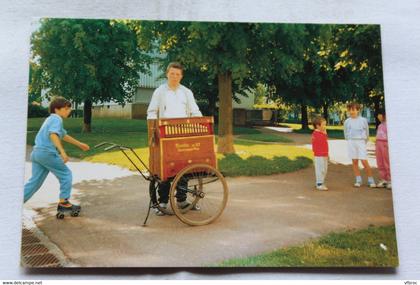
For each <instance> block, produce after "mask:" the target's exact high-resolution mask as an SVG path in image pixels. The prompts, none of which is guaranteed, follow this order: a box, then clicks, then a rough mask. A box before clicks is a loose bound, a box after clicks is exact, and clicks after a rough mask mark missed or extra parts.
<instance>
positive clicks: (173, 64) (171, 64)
mask: <svg viewBox="0 0 420 285" xmlns="http://www.w3.org/2000/svg"><path fill="white" fill-rule="evenodd" d="M170 68H176V69H181V72H182V74H184V67H183V66H182V64H180V63H179V62H175V61H174V62H171V63H170V64H169V65H168V67H167V68H166V73H168V71H169V69H170Z"/></svg>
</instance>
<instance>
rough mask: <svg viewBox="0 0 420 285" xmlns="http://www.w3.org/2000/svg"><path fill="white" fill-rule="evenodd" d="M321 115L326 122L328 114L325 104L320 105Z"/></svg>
mask: <svg viewBox="0 0 420 285" xmlns="http://www.w3.org/2000/svg"><path fill="white" fill-rule="evenodd" d="M322 113H323V116H324V119H325V121H327V122H328V116H329V113H328V104H327V103H324V105H322Z"/></svg>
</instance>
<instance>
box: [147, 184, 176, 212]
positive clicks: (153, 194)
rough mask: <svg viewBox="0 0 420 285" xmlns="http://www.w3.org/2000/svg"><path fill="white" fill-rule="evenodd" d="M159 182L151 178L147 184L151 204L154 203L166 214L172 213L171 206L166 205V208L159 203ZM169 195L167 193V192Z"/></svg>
mask: <svg viewBox="0 0 420 285" xmlns="http://www.w3.org/2000/svg"><path fill="white" fill-rule="evenodd" d="M160 184H161V182H159V181H158V180H156V179H153V180H151V181H150V184H149V195H150V199H151V200H152V205H156V207H157V208H158V209H159V210H160V211H161V212H162V213H165V214H166V215H173V214H174V213H173V212H172V209H171V207H170V206H169V205H168V207H167V208H163V207H161V206H160V205H159V197H160V195H159V191H158V190H159V186H160ZM168 192H169V187H168ZM168 195H169V193H168Z"/></svg>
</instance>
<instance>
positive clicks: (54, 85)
mask: <svg viewBox="0 0 420 285" xmlns="http://www.w3.org/2000/svg"><path fill="white" fill-rule="evenodd" d="M137 33H138V31H137V30H136V29H135V25H133V24H132V23H131V22H130V21H119V20H86V19H43V20H41V26H40V28H39V30H37V31H36V32H35V33H34V34H33V35H32V38H31V51H32V61H31V67H33V70H34V72H33V75H34V76H31V84H30V92H31V90H35V91H40V90H41V89H45V90H47V94H46V95H47V96H51V95H59V96H63V97H65V98H67V99H69V100H71V101H72V102H74V103H82V102H85V101H86V100H89V101H91V102H93V103H95V102H106V101H111V100H113V101H116V102H118V103H120V104H125V103H126V102H127V101H130V100H131V98H132V96H133V95H134V93H135V91H136V89H137V86H138V79H139V75H138V74H139V72H147V69H146V67H147V65H148V63H149V62H150V58H149V56H148V55H147V54H146V53H145V52H143V47H142V46H141V45H140V43H139V39H138V35H137ZM144 48H146V47H144ZM35 91H34V92H35Z"/></svg>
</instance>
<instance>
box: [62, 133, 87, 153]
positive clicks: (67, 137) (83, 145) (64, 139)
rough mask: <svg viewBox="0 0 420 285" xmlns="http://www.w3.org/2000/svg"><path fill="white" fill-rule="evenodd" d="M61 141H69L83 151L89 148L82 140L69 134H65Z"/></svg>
mask: <svg viewBox="0 0 420 285" xmlns="http://www.w3.org/2000/svg"><path fill="white" fill-rule="evenodd" d="M63 141H65V142H68V143H71V144H73V145H75V146H77V147H78V148H80V149H81V150H83V151H88V150H89V149H90V147H89V146H88V145H87V144H85V143H82V142H80V141H78V140H76V139H75V138H73V137H71V136H69V135H65V136H64V137H63Z"/></svg>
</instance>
